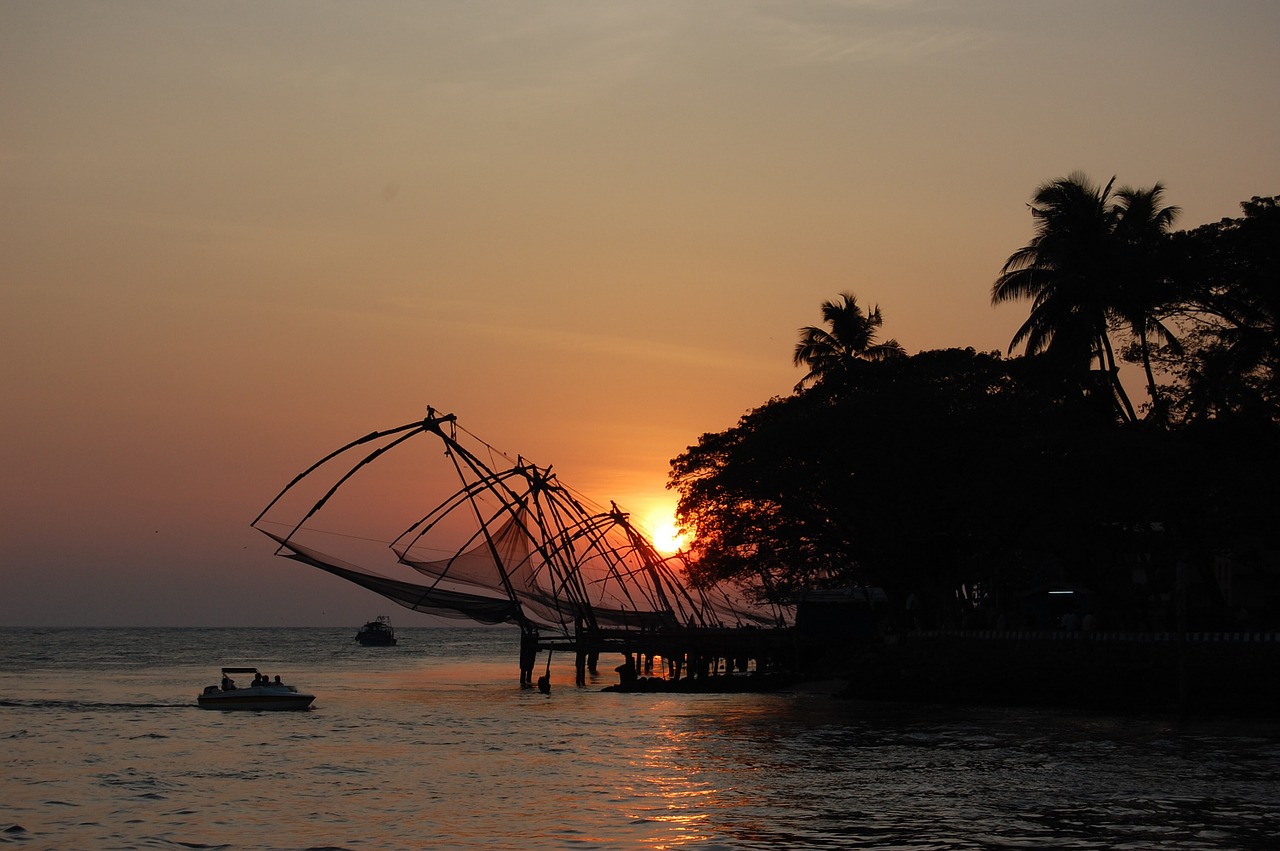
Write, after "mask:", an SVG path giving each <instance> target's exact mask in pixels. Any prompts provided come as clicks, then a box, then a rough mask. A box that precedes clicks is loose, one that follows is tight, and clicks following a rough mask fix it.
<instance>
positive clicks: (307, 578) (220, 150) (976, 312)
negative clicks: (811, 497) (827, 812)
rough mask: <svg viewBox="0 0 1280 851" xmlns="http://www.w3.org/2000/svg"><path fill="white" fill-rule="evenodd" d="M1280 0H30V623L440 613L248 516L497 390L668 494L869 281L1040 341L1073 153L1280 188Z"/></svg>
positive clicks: (5, 18) (585, 486)
mask: <svg viewBox="0 0 1280 851" xmlns="http://www.w3.org/2000/svg"><path fill="white" fill-rule="evenodd" d="M1277 36H1280V3H1275V2H1273V0H1260V2H1215V3H1210V2H1178V0H1153V1H1152V2H1145V0H1130V1H1129V2H1116V0H1104V2H1063V0H1054V2H1030V0H973V2H962V3H953V2H924V0H919V2H917V1H916V0H849V2H746V0H744V1H743V2H736V1H735V2H686V0H681V2H665V0H646V2H625V3H624V2H539V3H524V2H503V3H493V2H483V0H481V2H378V3H355V2H342V3H330V2H318V1H317V2H267V3H222V2H200V3H172V2H128V1H127V0H121V2H109V3H103V2H83V3H77V2H61V0H30V2H27V0H6V2H3V3H0V323H3V334H2V335H0V347H2V348H0V353H2V359H0V363H2V367H0V370H2V371H0V376H2V378H0V389H2V390H3V394H4V407H3V411H4V414H3V422H2V424H0V441H2V444H0V445H2V448H0V461H2V462H3V469H4V474H3V477H2V478H0V511H2V512H3V513H2V516H0V529H2V530H3V531H2V533H0V543H2V544H3V549H2V550H0V584H2V586H3V593H0V625H107V626H110V625H156V626H166V625H229V626H232V625H262V626H272V625H279V626H293V625H317V626H321V625H348V624H350V625H356V624H358V623H362V622H363V621H364V620H367V619H369V618H371V617H373V616H374V615H376V614H380V613H384V612H389V613H390V614H391V615H392V617H393V619H395V621H396V622H397V623H398V624H399V623H403V624H406V625H411V624H415V623H426V622H427V621H426V619H425V618H423V617H422V616H418V615H414V614H412V613H409V612H407V611H406V610H403V609H400V608H398V607H395V606H393V605H392V604H390V603H384V602H382V601H381V599H380V598H378V597H376V596H374V595H372V594H371V593H369V592H366V591H363V590H361V589H358V588H356V587H355V586H352V585H348V584H346V583H344V582H342V581H340V580H338V579H335V578H333V577H330V576H327V575H325V574H322V573H320V572H318V571H315V570H312V569H310V568H306V567H303V566H300V565H296V564H294V563H292V562H289V561H287V560H284V559H279V558H273V557H272V555H271V553H272V547H271V545H270V542H269V541H267V540H266V539H265V538H263V537H262V536H260V535H258V534H257V533H256V532H254V531H253V530H251V529H250V528H249V526H248V523H249V521H250V520H252V519H253V517H254V516H255V515H256V514H257V513H258V511H259V510H260V509H261V508H262V507H263V506H264V505H265V504H266V502H267V501H268V500H269V499H270V498H271V497H272V496H274V495H275V493H276V492H277V491H278V490H279V489H280V488H281V487H282V486H283V485H284V484H285V483H286V482H287V481H288V480H289V479H290V478H291V477H292V476H293V475H294V474H295V473H297V472H298V471H300V470H301V469H303V468H304V467H306V466H307V465H308V464H310V463H311V462H312V461H313V460H315V459H316V458H318V457H319V456H321V455H323V454H324V453H326V452H327V451H329V450H331V449H334V448H336V447H337V446H339V445H341V444H343V443H345V442H347V441H348V440H351V439H354V438H356V437H358V436H360V435H363V434H366V433H368V432H370V431H373V430H376V429H381V428H386V427H390V426H395V425H399V424H401V423H407V422H410V421H413V420H415V419H418V418H420V417H421V416H422V414H423V413H424V412H425V410H426V407H427V406H428V405H431V406H434V407H435V408H437V409H439V410H444V411H452V412H454V413H456V414H457V415H458V416H459V418H460V421H461V422H462V423H463V424H464V425H465V426H466V427H467V428H468V429H469V430H470V431H472V432H474V433H476V434H478V435H480V436H481V437H483V438H485V439H486V440H488V441H489V442H490V443H491V444H493V445H494V446H496V447H498V448H500V449H502V450H505V451H507V452H510V453H511V454H515V453H521V454H523V455H524V456H525V457H527V458H530V459H532V460H534V461H536V462H537V463H539V464H542V465H547V464H554V465H555V469H556V470H557V472H558V473H559V475H560V478H561V479H562V480H564V481H566V482H567V483H569V484H571V485H573V486H574V487H575V488H577V489H578V490H580V491H583V492H585V493H586V494H588V495H590V496H591V497H593V498H595V499H596V500H597V501H600V502H604V503H607V501H608V500H610V499H613V500H616V501H617V502H618V503H619V504H620V505H622V506H623V507H624V508H627V509H630V510H631V511H632V512H633V513H634V514H635V515H636V516H637V517H638V518H639V519H640V520H641V521H642V522H646V523H648V524H650V525H653V524H657V523H659V522H660V521H662V520H665V519H669V517H670V512H671V507H672V505H673V503H674V496H673V495H672V494H671V493H670V492H668V491H666V490H665V489H664V486H665V483H666V477H667V471H668V461H669V459H671V458H672V457H674V456H675V455H677V454H678V453H680V452H681V451H682V450H683V449H684V448H685V447H686V446H688V445H689V444H691V443H693V442H694V441H696V440H697V438H698V436H699V435H700V434H702V433H704V432H708V431H720V430H723V429H725V428H728V427H730V426H732V425H733V424H734V423H735V422H736V421H737V419H738V417H739V416H740V415H741V414H743V413H744V412H745V411H747V410H748V409H750V408H752V407H754V406H757V405H759V404H762V403H763V402H765V401H767V400H768V399H769V398H770V397H772V396H775V395H781V394H786V393H788V392H790V390H791V387H792V386H793V385H794V384H795V382H796V381H797V380H798V379H799V378H800V376H801V374H802V371H801V370H798V369H796V368H794V367H792V365H791V354H792V348H793V346H794V343H795V340H796V336H797V329H798V328H800V327H801V326H803V325H808V324H816V323H818V322H819V321H820V316H819V305H820V304H821V302H822V301H823V300H825V299H831V298H834V297H835V296H836V295H837V294H838V293H839V292H841V291H846V290H847V291H851V292H853V293H855V294H856V295H857V296H858V298H859V300H860V301H861V302H863V303H864V304H868V305H872V304H878V305H880V307H881V309H882V311H883V313H884V317H885V326H884V331H885V333H886V335H887V336H892V337H895V338H897V339H898V340H899V341H900V342H901V343H902V344H903V345H904V346H905V347H906V349H907V350H908V351H910V352H915V351H919V350H922V349H932V348H941V347H948V346H973V347H975V348H977V349H981V350H993V349H1001V350H1003V349H1004V348H1005V347H1006V346H1007V344H1008V342H1009V338H1010V336H1011V335H1012V333H1013V331H1014V330H1015V329H1016V328H1017V327H1018V325H1019V324H1020V323H1021V322H1022V320H1023V319H1024V318H1025V314H1026V310H1025V308H1024V307H1022V306H1017V305H1013V306H1003V307H1001V308H999V309H995V308H992V307H991V306H990V303H989V291H990V285H991V282H992V281H993V280H994V278H995V276H996V274H997V273H998V271H999V268H1000V266H1001V264H1002V263H1003V262H1004V260H1005V258H1006V257H1008V255H1009V254H1010V253H1011V252H1012V251H1014V250H1015V249H1016V248H1018V247H1019V246H1021V245H1022V244H1024V243H1025V242H1026V241H1027V239H1028V238H1029V237H1030V235H1031V231H1032V223H1031V219H1030V216H1029V214H1028V211H1027V206H1026V204H1027V201H1028V200H1029V198H1030V196H1031V194H1032V192H1033V191H1034V189H1035V187H1036V186H1037V184H1039V183H1042V182H1044V181H1046V180H1050V179H1053V178H1056V177H1061V176H1064V175H1066V174H1068V173H1070V172H1072V171H1075V170H1081V171H1084V172H1085V173H1087V174H1088V175H1090V176H1091V177H1093V178H1094V179H1095V180H1097V181H1099V182H1105V181H1106V180H1107V179H1108V178H1110V177H1111V176H1112V175H1117V176H1118V182H1119V183H1121V184H1131V185H1142V186H1145V185H1149V184H1151V183H1154V182H1155V181H1162V182H1164V184H1165V185H1166V187H1167V198H1168V201H1169V202H1170V203H1173V204H1177V205H1179V206H1180V207H1182V209H1183V213H1182V217H1181V218H1180V219H1179V221H1178V223H1177V225H1176V226H1177V227H1192V226H1195V225H1198V224H1203V223H1206V222H1211V221H1215V220H1217V219H1219V218H1222V217H1226V216H1237V215H1239V213H1240V211H1239V202H1240V201H1242V200H1246V199H1248V198H1249V197H1251V196H1254V195H1272V194H1277V193H1280V142H1278V140H1280V103H1278V102H1277V101H1278V100H1280V97H1278V95H1277V92H1278V91H1280V89H1278V88H1277V85H1276V81H1277V80H1280V50H1277V47H1276V39H1277Z"/></svg>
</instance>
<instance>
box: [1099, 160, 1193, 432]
mask: <svg viewBox="0 0 1280 851" xmlns="http://www.w3.org/2000/svg"><path fill="white" fill-rule="evenodd" d="M1163 196H1164V185H1163V184H1161V183H1156V184H1155V185H1154V186H1152V187H1151V188H1150V189H1131V188H1128V187H1125V188H1123V189H1121V190H1119V191H1118V192H1117V193H1116V198H1117V199H1118V200H1117V202H1116V206H1115V210H1116V213H1117V216H1116V224H1115V235H1116V237H1117V239H1118V240H1119V242H1120V250H1121V259H1120V269H1119V279H1118V281H1117V283H1118V285H1119V292H1118V293H1117V294H1116V299H1115V304H1114V312H1115V315H1116V316H1117V318H1118V319H1119V320H1120V321H1122V322H1123V323H1124V324H1125V325H1126V326H1128V328H1129V331H1130V333H1132V334H1133V336H1134V338H1135V339H1136V340H1137V341H1138V353H1139V355H1140V356H1141V358H1142V369H1143V372H1144V373H1145V374H1146V377H1147V392H1148V393H1149V394H1150V396H1151V410H1152V413H1153V414H1154V416H1155V417H1156V421H1157V422H1158V423H1160V425H1162V426H1166V427H1167V426H1168V425H1169V418H1168V412H1167V410H1166V406H1165V404H1164V400H1163V399H1162V398H1161V396H1160V391H1159V388H1158V386H1157V385H1156V379H1155V374H1154V373H1153V372H1152V370H1151V344H1152V342H1153V341H1154V342H1155V343H1157V344H1163V345H1164V346H1166V347H1167V348H1168V350H1169V353H1170V354H1172V355H1181V354H1182V346H1181V345H1180V344H1179V342H1178V339H1177V338H1176V337H1175V336H1174V335H1173V333H1172V332H1171V331H1170V330H1169V329H1168V327H1166V326H1165V325H1164V323H1163V322H1161V321H1160V317H1159V311H1160V309H1161V308H1162V307H1163V306H1165V305H1166V304H1168V303H1169V301H1170V300H1171V298H1172V293H1171V292H1169V278H1168V276H1167V275H1165V274H1164V269H1162V255H1163V252H1164V250H1165V246H1167V245H1168V239H1167V237H1168V235H1169V226H1170V225H1172V224H1173V221H1174V219H1176V218H1177V216H1178V213H1179V212H1180V210H1179V209H1178V208H1177V207H1161V206H1160V204H1161V202H1162V201H1163V200H1164V197H1163Z"/></svg>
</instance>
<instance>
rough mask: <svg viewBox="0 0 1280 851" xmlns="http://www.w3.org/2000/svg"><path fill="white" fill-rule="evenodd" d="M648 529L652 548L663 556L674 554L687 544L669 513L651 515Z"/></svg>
mask: <svg viewBox="0 0 1280 851" xmlns="http://www.w3.org/2000/svg"><path fill="white" fill-rule="evenodd" d="M649 531H650V534H651V535H652V539H651V540H652V541H653V548H654V549H655V550H657V551H658V552H659V553H660V554H662V555H664V556H669V555H675V554H676V553H678V552H680V551H681V550H683V549H684V548H685V546H686V545H687V544H688V541H686V540H685V538H684V534H683V533H682V532H681V531H680V530H679V529H678V528H676V521H675V520H674V519H673V518H672V517H671V516H670V515H662V514H659V515H655V516H654V517H651V518H650V519H649Z"/></svg>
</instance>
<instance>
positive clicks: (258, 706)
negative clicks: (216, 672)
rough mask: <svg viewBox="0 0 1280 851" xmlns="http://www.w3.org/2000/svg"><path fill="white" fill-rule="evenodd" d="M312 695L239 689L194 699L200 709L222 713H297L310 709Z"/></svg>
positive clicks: (260, 689)
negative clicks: (237, 711) (220, 711)
mask: <svg viewBox="0 0 1280 851" xmlns="http://www.w3.org/2000/svg"><path fill="white" fill-rule="evenodd" d="M315 699H316V696H315V695H314V694H302V693H300V692H296V691H288V690H286V689H274V688H239V689H233V690H231V691H218V692H214V693H212V694H202V695H200V696H199V697H197V698H196V703H197V704H199V706H200V708H201V709H218V710H222V711H224V712H225V711H236V710H240V711H244V710H248V711H272V712H285V711H295V712H296V711H299V710H304V709H309V708H311V701H313V700H315Z"/></svg>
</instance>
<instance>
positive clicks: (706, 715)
mask: <svg viewBox="0 0 1280 851" xmlns="http://www.w3.org/2000/svg"><path fill="white" fill-rule="evenodd" d="M398 633H399V636H400V644H399V646H397V647H392V648H366V647H361V646H360V645H358V644H357V643H356V642H355V641H354V636H355V627H354V626H353V627H352V628H350V629H346V630H337V629H55V630H44V629H0V642H3V643H2V644H0V648H2V649H0V753H2V754H3V760H4V774H3V780H2V781H0V782H2V784H3V785H2V787H0V789H2V792H0V843H10V844H13V845H15V846H19V847H23V848H60V849H62V848H66V849H117V848H118V849H135V848H186V849H190V848H196V849H204V848H216V849H223V848H226V849H232V848H272V849H274V848H279V849H319V848H342V849H366V848H368V849H372V848H377V849H389V848H406V849H409V848H444V849H448V848H510V849H517V848H518V849H552V848H554V849H560V848H581V849H592V848H618V849H621V848H652V849H671V848H682V847H684V848H696V849H720V848H724V849H765V848H768V849H777V848H876V849H969V848H974V849H976V848H984V849H987V848H990V849H996V848H999V849H1008V848H1075V849H1113V848H1131V849H1148V848H1178V849H1200V848H1246V849H1247V848H1258V849H1262V848H1273V847H1275V843H1276V841H1277V837H1278V836H1280V729H1278V728H1277V726H1276V725H1275V724H1270V723H1267V722H1259V721H1256V720H1255V721H1250V722H1241V721H1229V720H1223V719H1217V720H1200V721H1194V722H1187V723H1179V722H1177V721H1176V720H1174V719H1169V718H1163V717H1150V716H1135V717H1114V716H1106V715H1097V714H1086V713H1078V712H1065V711H1052V710H1044V709H1011V708H982V707H968V708H957V707H948V706H929V705H902V704H882V703H867V702H858V701H848V700H842V699H838V698H836V697H833V696H832V695H831V694H827V693H821V692H815V691H797V692H790V693H779V694H732V695H707V694H616V693H608V692H602V691H600V689H601V688H602V687H603V686H604V685H607V684H609V683H610V682H612V681H613V680H614V678H615V675H614V674H613V673H612V667H613V665H614V664H616V663H617V661H620V660H610V659H608V658H602V659H601V664H600V671H601V675H600V676H599V677H596V678H593V680H592V681H591V682H590V683H589V684H588V685H587V686H586V687H585V688H578V687H575V686H574V685H573V668H572V659H571V658H567V657H566V658H560V657H556V658H554V659H553V660H552V662H551V676H552V689H551V694H550V695H543V694H541V693H540V692H539V691H537V690H536V689H521V688H520V687H519V685H518V682H519V672H518V663H517V657H518V650H519V639H518V634H517V633H515V632H514V631H512V630H508V629H492V630H486V629H403V628H402V629H399V630H398ZM545 664H546V655H545V654H543V655H542V656H540V657H539V673H541V672H542V671H543V670H544V669H545V668H544V667H543V666H545ZM222 665H251V666H257V667H259V668H261V669H262V670H264V671H265V672H266V673H268V674H269V675H272V676H274V675H276V674H279V675H281V677H282V678H283V679H284V681H285V682H287V683H292V684H294V685H297V686H298V687H299V688H300V689H301V690H303V691H308V692H311V693H314V694H315V695H316V696H317V697H316V701H315V704H314V708H313V709H311V710H309V711H307V712H229V713H224V712H214V711H207V710H201V709H199V708H197V706H196V701H195V698H196V695H197V694H198V693H199V692H200V691H201V689H203V687H204V686H206V685H209V684H212V683H215V682H217V680H218V677H219V672H218V669H219V668H220V667H221V666H222ZM606 672H607V673H606Z"/></svg>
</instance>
